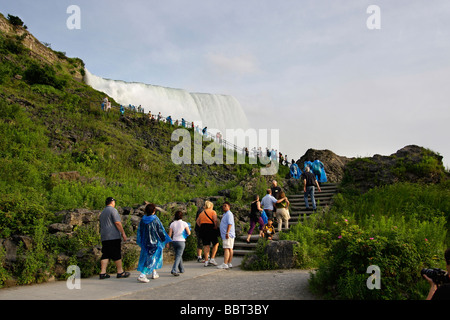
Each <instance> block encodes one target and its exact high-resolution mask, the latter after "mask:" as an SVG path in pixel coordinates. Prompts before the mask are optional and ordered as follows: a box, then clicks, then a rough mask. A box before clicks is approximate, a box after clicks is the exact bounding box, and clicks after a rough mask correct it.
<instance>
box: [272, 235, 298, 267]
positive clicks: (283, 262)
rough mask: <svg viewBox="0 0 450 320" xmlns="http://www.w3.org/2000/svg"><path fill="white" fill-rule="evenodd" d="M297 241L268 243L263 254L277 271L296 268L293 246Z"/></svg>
mask: <svg viewBox="0 0 450 320" xmlns="http://www.w3.org/2000/svg"><path fill="white" fill-rule="evenodd" d="M296 244H298V242H297V241H290V240H280V241H270V242H269V244H268V245H267V246H266V249H265V252H266V254H267V257H268V258H269V261H270V262H272V263H275V264H276V265H277V266H278V268H279V269H291V268H295V267H296V258H295V255H294V246H295V245H296Z"/></svg>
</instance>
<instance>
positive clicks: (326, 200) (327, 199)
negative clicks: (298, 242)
mask: <svg viewBox="0 0 450 320" xmlns="http://www.w3.org/2000/svg"><path fill="white" fill-rule="evenodd" d="M320 188H321V189H322V192H318V191H317V188H316V191H315V194H314V197H315V199H316V204H317V208H318V210H320V209H321V208H325V207H327V206H330V205H331V204H332V200H333V196H334V195H335V194H336V193H337V190H338V184H336V183H324V184H323V185H321V187H320ZM288 199H289V202H290V214H291V219H289V227H290V226H293V225H296V224H297V223H299V222H301V221H303V219H306V218H308V217H309V216H310V215H311V214H313V210H312V205H311V199H310V198H308V201H309V206H310V209H309V210H306V206H305V200H304V197H303V193H301V194H296V195H290V196H288ZM275 220H276V219H275ZM274 225H275V226H277V222H276V221H274ZM283 231H285V229H284V228H283V229H282V232H283ZM277 238H278V237H277V236H276V237H275V239H274V240H276V239H277ZM246 239H247V235H246V234H245V235H241V236H238V237H237V238H236V240H235V242H234V250H233V251H234V255H235V256H244V255H246V254H247V253H249V252H252V251H253V250H254V249H255V248H256V244H257V242H258V239H259V231H258V225H257V226H256V228H255V231H253V235H252V236H251V238H250V243H247V242H246Z"/></svg>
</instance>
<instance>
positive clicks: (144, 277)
mask: <svg viewBox="0 0 450 320" xmlns="http://www.w3.org/2000/svg"><path fill="white" fill-rule="evenodd" d="M137 281H139V282H143V283H147V282H149V281H150V280H148V279H147V277H146V276H145V274H144V275H141V276H139V277H138V279H137Z"/></svg>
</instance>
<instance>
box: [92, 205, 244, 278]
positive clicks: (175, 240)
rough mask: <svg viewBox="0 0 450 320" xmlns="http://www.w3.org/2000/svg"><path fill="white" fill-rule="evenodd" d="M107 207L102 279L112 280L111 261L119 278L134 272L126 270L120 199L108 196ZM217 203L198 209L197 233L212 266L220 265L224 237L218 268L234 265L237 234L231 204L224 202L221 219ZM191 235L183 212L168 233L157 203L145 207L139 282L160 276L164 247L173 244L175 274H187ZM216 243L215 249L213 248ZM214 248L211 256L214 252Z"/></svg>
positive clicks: (102, 216) (139, 241)
mask: <svg viewBox="0 0 450 320" xmlns="http://www.w3.org/2000/svg"><path fill="white" fill-rule="evenodd" d="M105 205H106V207H105V209H104V210H103V211H102V212H101V214H100V216H99V221H100V237H101V242H102V256H101V259H100V265H101V270H100V275H99V277H100V279H108V278H110V275H109V274H108V273H107V272H106V271H107V270H106V269H107V266H108V264H109V261H110V260H112V261H114V263H115V265H116V268H117V278H128V277H129V276H130V273H129V272H128V271H124V270H123V266H122V252H121V243H122V239H123V241H127V236H126V234H125V231H124V229H123V226H122V223H121V218H120V215H119V213H118V211H117V209H116V208H115V206H116V200H115V199H114V198H112V197H108V198H107V199H106V201H105ZM213 206H214V205H213V203H212V202H210V201H206V202H205V205H204V206H203V207H202V208H201V209H200V210H199V211H198V213H197V219H196V226H195V232H196V233H197V240H198V246H197V247H198V248H199V250H203V251H204V255H205V259H204V260H200V259H201V251H200V257H199V262H204V263H205V267H206V266H209V265H214V266H217V263H216V262H215V260H214V258H215V255H216V253H217V249H218V245H219V241H218V237H219V236H220V237H222V243H223V248H224V263H223V264H222V265H220V266H217V267H218V268H222V269H228V268H232V263H231V262H232V259H233V246H234V239H235V237H236V232H235V224H234V216H233V213H232V212H231V210H230V209H231V205H230V203H229V202H225V203H224V204H223V205H222V209H223V212H224V214H223V217H222V219H221V221H220V222H219V220H218V218H217V214H216V212H215V211H214V210H213ZM190 235H191V228H190V225H189V224H188V223H187V222H185V221H183V212H182V211H180V210H178V211H176V212H175V217H174V220H173V222H172V223H171V224H170V225H169V232H168V233H167V232H166V230H165V228H164V226H163V224H162V223H161V221H160V220H159V218H158V217H157V215H156V206H155V205H154V204H153V203H150V204H147V206H146V207H145V215H144V216H143V217H142V219H141V221H140V223H139V226H138V230H137V236H136V243H137V244H138V245H139V246H140V247H141V252H140V256H139V262H138V267H137V270H138V271H139V272H140V274H139V276H138V278H137V281H139V282H143V283H147V282H149V281H150V280H149V279H148V277H151V279H157V278H159V275H158V273H157V271H156V270H157V269H160V268H161V267H162V265H163V250H164V248H165V247H166V248H168V247H169V243H172V247H173V250H174V255H175V260H174V263H173V266H172V270H171V274H172V275H174V276H179V275H180V273H184V271H185V270H184V266H183V258H182V257H183V252H184V249H185V246H186V238H187V237H188V236H190ZM211 246H212V250H210V248H211ZM210 251H211V255H210Z"/></svg>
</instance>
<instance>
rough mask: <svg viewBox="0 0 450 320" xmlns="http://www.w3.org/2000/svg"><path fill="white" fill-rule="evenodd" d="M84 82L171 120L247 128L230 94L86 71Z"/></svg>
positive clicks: (210, 126) (213, 127)
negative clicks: (202, 91)
mask: <svg viewBox="0 0 450 320" xmlns="http://www.w3.org/2000/svg"><path fill="white" fill-rule="evenodd" d="M85 81H86V83H87V84H88V85H90V86H91V87H92V88H94V89H96V90H98V91H102V92H104V93H106V94H107V95H108V96H110V97H112V98H114V100H115V101H116V102H117V103H120V104H122V105H124V106H128V105H129V104H131V105H135V106H139V105H140V106H141V107H143V108H144V110H145V112H146V113H148V112H149V111H151V113H152V114H155V115H157V114H158V113H159V112H161V114H162V115H163V116H165V117H168V116H169V115H170V116H172V119H173V120H174V121H175V120H176V119H179V120H181V118H184V119H185V120H187V121H193V122H194V124H196V125H197V124H199V125H200V126H203V127H204V126H207V127H208V129H209V130H211V132H214V131H216V130H219V131H221V132H222V133H225V130H226V129H244V130H246V129H247V128H248V127H249V124H248V120H247V117H246V115H245V113H244V110H243V109H242V106H241V105H240V103H239V101H238V100H237V99H235V98H234V97H232V96H229V95H220V94H209V93H190V92H188V91H186V90H183V89H173V88H166V87H161V86H156V85H150V84H144V83H137V82H125V81H120V80H109V79H104V78H101V77H98V76H96V75H93V74H91V73H90V72H89V71H88V70H86V75H85Z"/></svg>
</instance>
